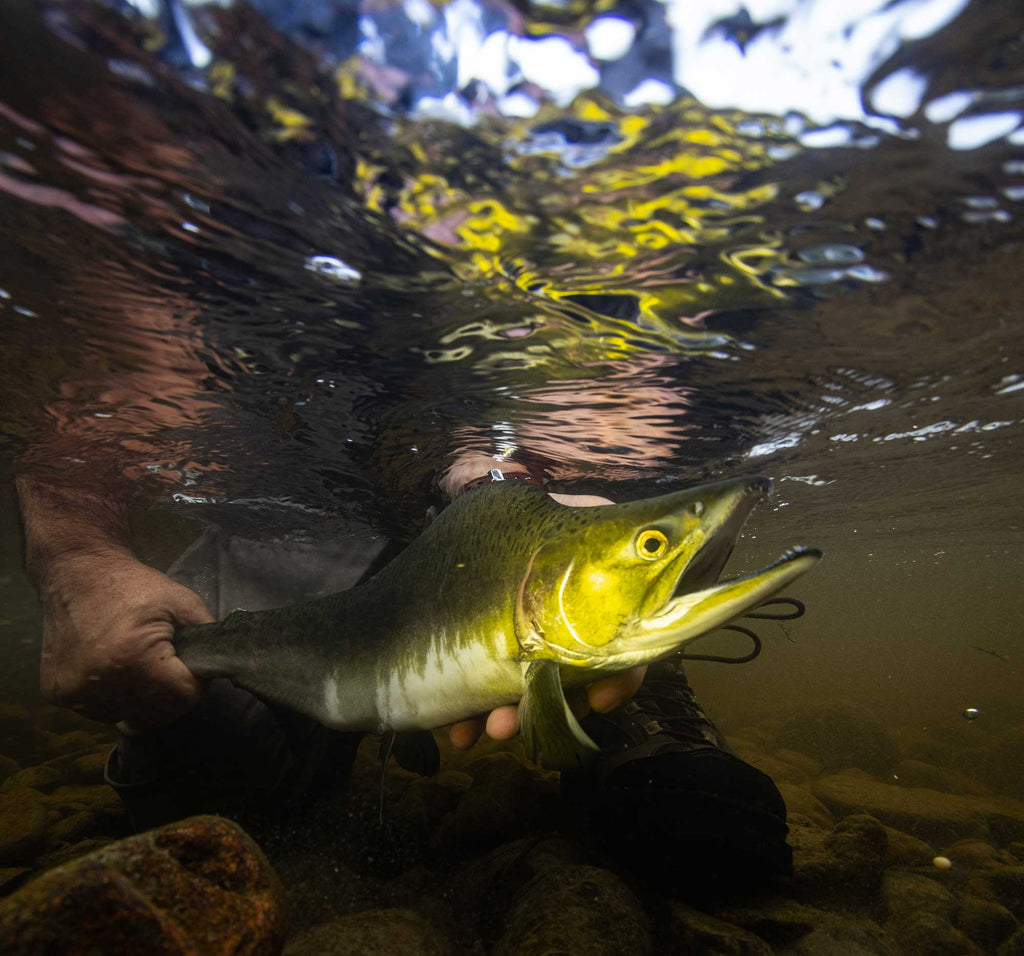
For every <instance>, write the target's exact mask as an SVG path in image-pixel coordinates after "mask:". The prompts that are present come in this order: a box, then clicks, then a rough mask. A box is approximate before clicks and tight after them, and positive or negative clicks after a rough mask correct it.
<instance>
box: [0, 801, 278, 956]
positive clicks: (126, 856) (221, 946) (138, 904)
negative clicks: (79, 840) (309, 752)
mask: <svg viewBox="0 0 1024 956" xmlns="http://www.w3.org/2000/svg"><path fill="white" fill-rule="evenodd" d="M283 931H284V907H283V892H282V889H281V886H280V883H279V882H278V879H277V876H276V875H275V874H274V871H273V870H272V869H271V867H270V864H269V863H268V862H267V860H266V858H265V857H264V856H263V853H262V851H261V850H260V849H259V847H258V846H257V845H256V844H255V843H254V842H253V841H252V840H251V839H250V838H249V837H248V835H247V834H246V833H245V831H244V830H242V829H241V827H239V826H237V825H236V824H234V823H231V822H229V821H227V820H224V819H221V818H218V817H193V818H191V819H189V820H183V821H181V822H180V823H173V824H170V825H169V826H166V827H161V828H160V829H158V830H151V831H149V832H147V833H143V834H140V835H139V836H135V837H130V838H129V839H126V840H121V841H118V842H117V843H114V844H111V845H110V846H107V847H105V848H104V849H102V850H98V851H96V852H94V853H90V854H89V855H88V856H85V857H82V858H81V859H79V860H76V861H75V862H73V863H68V864H66V865H64V866H59V867H57V868H56V869H53V870H50V871H48V872H46V873H44V874H43V875H42V876H40V877H38V878H37V879H36V880H34V881H33V882H32V883H29V884H28V885H27V886H24V887H22V888H21V889H20V890H18V891H16V892H15V893H14V894H13V895H11V896H9V897H8V898H7V899H5V900H3V901H2V902H0V951H2V952H4V953H5V954H10V956H35V954H38V953H67V954H72V953H90V954H91V953H95V954H109V953H145V954H146V956H158V954H165V953H166V954H176V956H177V954H186V953H187V954H190V956H206V954H228V953H230V954H238V956H241V954H259V956H264V954H266V956H272V954H275V953H277V952H279V951H280V947H281V941H282V938H283Z"/></svg>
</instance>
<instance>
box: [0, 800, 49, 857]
mask: <svg viewBox="0 0 1024 956" xmlns="http://www.w3.org/2000/svg"><path fill="white" fill-rule="evenodd" d="M45 828H46V807H44V806H43V801H42V797H41V796H40V795H39V793H38V792H36V791H35V790H30V789H29V788H28V787H19V788H17V789H13V790H9V791H7V792H6V793H2V794H0V866H18V865H20V864H22V863H30V862H31V861H32V860H33V858H34V857H35V856H36V855H37V854H38V853H39V852H40V851H41V850H42V848H43V845H44V844H45V842H46V835H45V832H44V831H45Z"/></svg>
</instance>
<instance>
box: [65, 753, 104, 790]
mask: <svg viewBox="0 0 1024 956" xmlns="http://www.w3.org/2000/svg"><path fill="white" fill-rule="evenodd" d="M108 749H109V748H107V749H105V750H103V751H102V752H100V753H91V754H82V756H81V757H77V758H76V759H75V760H74V762H73V763H72V765H71V767H72V771H73V773H74V777H75V780H76V782H78V783H94V784H100V783H103V772H104V770H105V769H106V766H107V756H108V754H107V750H108Z"/></svg>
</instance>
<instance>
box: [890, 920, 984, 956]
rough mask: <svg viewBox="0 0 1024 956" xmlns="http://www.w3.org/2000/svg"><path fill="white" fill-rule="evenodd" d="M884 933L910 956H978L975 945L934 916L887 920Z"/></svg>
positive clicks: (979, 952) (980, 953)
mask: <svg viewBox="0 0 1024 956" xmlns="http://www.w3.org/2000/svg"><path fill="white" fill-rule="evenodd" d="M885 929H886V932H888V933H889V935H890V936H892V938H893V939H895V940H896V942H898V943H899V944H900V946H901V947H902V949H903V951H904V952H905V953H913V954H914V956H982V951H981V949H979V948H978V946H977V945H976V944H975V943H973V942H972V941H971V940H970V939H968V938H967V937H966V936H965V935H964V934H963V933H961V932H960V930H958V929H957V928H956V927H955V926H952V925H951V924H950V923H948V922H947V921H946V920H944V919H943V918H942V917H941V916H936V915H935V914H934V913H909V914H907V915H905V916H902V917H899V918H898V919H894V920H890V921H889V922H888V923H886V924H885Z"/></svg>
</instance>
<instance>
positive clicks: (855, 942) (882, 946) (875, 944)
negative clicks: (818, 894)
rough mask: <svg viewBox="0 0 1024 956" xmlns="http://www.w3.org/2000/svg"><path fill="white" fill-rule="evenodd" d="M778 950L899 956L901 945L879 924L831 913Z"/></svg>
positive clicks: (813, 955)
mask: <svg viewBox="0 0 1024 956" xmlns="http://www.w3.org/2000/svg"><path fill="white" fill-rule="evenodd" d="M779 952H782V953H787V954H792V956H900V950H899V948H898V947H897V946H896V944H895V943H894V942H893V940H892V939H891V938H890V937H889V936H888V935H887V934H886V933H885V932H884V931H883V930H882V929H881V928H880V927H879V926H878V925H877V924H876V923H873V922H871V921H870V920H867V919H865V920H847V919H841V918H839V917H837V916H829V917H828V918H827V919H826V920H824V921H823V922H822V923H821V924H820V925H818V926H816V927H815V928H814V929H813V930H811V932H810V933H808V934H807V935H806V936H803V937H801V938H800V939H799V940H797V942H795V943H794V944H792V945H791V946H787V947H786V948H785V949H782V950H779ZM915 956H916V954H915Z"/></svg>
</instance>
